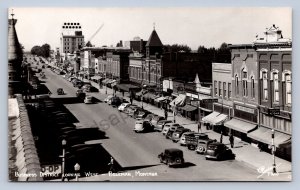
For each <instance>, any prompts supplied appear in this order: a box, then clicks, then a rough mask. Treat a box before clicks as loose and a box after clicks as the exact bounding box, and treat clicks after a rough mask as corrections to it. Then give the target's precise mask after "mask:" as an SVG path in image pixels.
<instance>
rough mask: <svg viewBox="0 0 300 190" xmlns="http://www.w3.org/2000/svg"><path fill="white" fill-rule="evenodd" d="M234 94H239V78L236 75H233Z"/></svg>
mask: <svg viewBox="0 0 300 190" xmlns="http://www.w3.org/2000/svg"><path fill="white" fill-rule="evenodd" d="M235 93H236V94H237V95H238V94H239V77H238V75H235Z"/></svg>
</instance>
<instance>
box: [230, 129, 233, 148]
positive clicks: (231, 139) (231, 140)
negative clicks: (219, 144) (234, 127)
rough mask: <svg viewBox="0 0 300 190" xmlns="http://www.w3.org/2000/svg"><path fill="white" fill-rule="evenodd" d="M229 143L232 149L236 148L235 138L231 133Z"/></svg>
mask: <svg viewBox="0 0 300 190" xmlns="http://www.w3.org/2000/svg"><path fill="white" fill-rule="evenodd" d="M229 142H230V146H231V148H233V146H234V137H233V134H232V133H230V135H229Z"/></svg>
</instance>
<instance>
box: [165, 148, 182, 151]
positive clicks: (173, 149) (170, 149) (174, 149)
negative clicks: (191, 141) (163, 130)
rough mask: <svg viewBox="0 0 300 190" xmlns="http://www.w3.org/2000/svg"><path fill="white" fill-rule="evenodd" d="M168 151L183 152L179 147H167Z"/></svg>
mask: <svg viewBox="0 0 300 190" xmlns="http://www.w3.org/2000/svg"><path fill="white" fill-rule="evenodd" d="M165 151H166V152H182V150H180V149H178V148H167V149H165Z"/></svg>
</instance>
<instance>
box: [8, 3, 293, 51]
mask: <svg viewBox="0 0 300 190" xmlns="http://www.w3.org/2000/svg"><path fill="white" fill-rule="evenodd" d="M13 9H14V13H15V18H16V19H18V22H17V25H16V29H17V34H18V37H19V41H20V43H22V44H23V45H24V46H25V50H30V49H31V48H32V47H33V46H34V45H42V44H44V43H48V44H50V46H51V48H53V49H54V48H55V47H59V44H60V34H61V27H62V24H63V23H64V22H79V23H80V24H81V26H82V31H83V35H84V36H85V41H87V40H88V39H89V38H90V37H91V36H92V35H93V34H94V33H95V32H96V30H97V29H98V28H99V27H100V26H101V24H102V23H104V26H103V28H102V29H101V31H100V32H99V33H98V34H97V35H96V36H95V37H94V38H93V39H92V41H91V42H92V44H94V45H96V46H102V45H108V46H110V45H114V46H115V45H116V43H117V42H118V41H120V40H123V41H129V40H132V39H133V38H134V37H135V36H139V37H140V38H142V39H144V40H148V38H149V36H150V34H151V32H152V30H153V23H155V29H156V31H157V33H158V35H159V37H160V39H161V41H162V43H163V44H175V43H178V44H186V45H188V46H190V47H191V48H192V49H197V48H198V46H199V45H204V46H206V47H219V46H220V45H221V44H222V43H223V42H226V43H231V44H241V43H251V42H253V40H254V38H255V36H256V34H258V35H259V36H263V32H264V31H265V30H266V28H267V27H270V26H272V25H273V24H275V25H276V26H279V28H280V29H281V30H282V33H283V37H285V38H292V11H291V9H290V8H257V7H253V8H13ZM10 13H11V10H9V14H10Z"/></svg>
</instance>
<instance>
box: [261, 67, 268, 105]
mask: <svg viewBox="0 0 300 190" xmlns="http://www.w3.org/2000/svg"><path fill="white" fill-rule="evenodd" d="M262 81H263V99H264V100H268V75H267V72H266V71H264V72H263V73H262Z"/></svg>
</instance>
